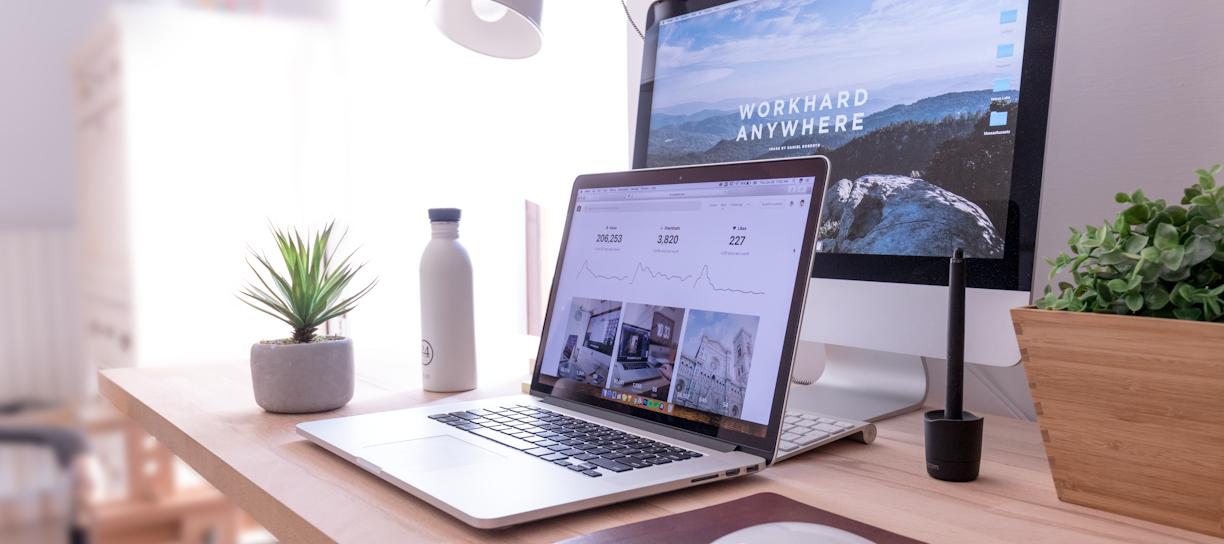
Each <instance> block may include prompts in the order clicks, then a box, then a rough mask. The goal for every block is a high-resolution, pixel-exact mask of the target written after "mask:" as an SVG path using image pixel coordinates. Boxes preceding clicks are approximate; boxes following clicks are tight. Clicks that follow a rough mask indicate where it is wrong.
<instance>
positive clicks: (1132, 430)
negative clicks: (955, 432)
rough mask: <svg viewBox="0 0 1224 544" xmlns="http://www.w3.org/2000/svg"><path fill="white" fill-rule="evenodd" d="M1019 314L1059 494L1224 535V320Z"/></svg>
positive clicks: (1015, 315)
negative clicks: (1215, 321)
mask: <svg viewBox="0 0 1224 544" xmlns="http://www.w3.org/2000/svg"><path fill="white" fill-rule="evenodd" d="M1011 315H1012V322H1013V323H1014V324H1015V326H1016V339H1017V340H1018V341H1019V343H1020V355H1021V361H1023V362H1024V367H1025V371H1026V372H1027V374H1028V380H1029V388H1030V389H1031V390H1032V393H1033V402H1034V404H1035V407H1036V411H1037V421H1038V423H1039V424H1040V427H1041V437H1042V439H1043V440H1044V441H1045V449H1046V455H1047V456H1048V457H1049V459H1050V471H1051V472H1052V473H1053V475H1054V487H1055V490H1056V491H1057V492H1058V498H1059V499H1060V500H1063V501H1066V502H1070V503H1075V504H1082V505H1084V506H1090V507H1092V508H1098V509H1101V510H1107V511H1110V512H1115V513H1118V514H1122V515H1125V516H1131V517H1135V518H1140V519H1145V520H1149V521H1154V522H1156V523H1163V524H1165V525H1172V526H1174V527H1180V528H1183V529H1188V530H1191V531H1196V532H1199V533H1204V534H1208V535H1213V536H1224V324H1220V323H1203V322H1189V321H1180V320H1176V319H1157V318H1148V317H1134V316H1119V315H1102V314H1087V313H1072V312H1054V311H1047V310H1038V309H1036V308H1035V307H1032V306H1029V307H1026V308H1016V309H1013V310H1012V311H1011Z"/></svg>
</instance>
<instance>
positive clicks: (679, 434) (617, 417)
mask: <svg viewBox="0 0 1224 544" xmlns="http://www.w3.org/2000/svg"><path fill="white" fill-rule="evenodd" d="M541 400H543V401H544V402H546V403H548V404H552V405H555V406H560V407H562V408H565V409H567V410H573V411H575V412H581V413H584V414H587V415H590V416H594V417H598V418H601V419H606V420H608V421H615V422H616V423H620V424H621V425H628V426H630V427H634V428H637V429H642V430H643V431H649V432H652V433H655V434H661V435H663V436H667V437H671V438H675V439H676V440H683V441H685V442H690V443H693V444H696V445H698V446H701V447H704V448H710V449H712V450H715V451H721V452H724V453H725V452H730V451H735V449H736V447H737V446H736V445H735V444H732V443H730V442H726V441H724V440H719V439H717V438H712V437H709V436H704V435H700V434H697V433H690V432H688V431H682V430H680V429H674V428H672V427H668V426H666V425H660V424H658V423H655V422H653V421H646V420H643V419H639V418H636V417H633V416H627V415H625V414H618V413H616V412H612V411H609V410H604V409H602V408H596V407H594V406H588V405H586V404H582V403H579V402H574V401H572V400H566V399H561V398H557V397H553V396H545V397H544V398H543V399H541Z"/></svg>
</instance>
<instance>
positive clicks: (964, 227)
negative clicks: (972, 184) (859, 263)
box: [819, 175, 1003, 258]
mask: <svg viewBox="0 0 1224 544" xmlns="http://www.w3.org/2000/svg"><path fill="white" fill-rule="evenodd" d="M957 247H960V248H964V250H965V256H966V257H974V258H999V257H1002V256H1003V239H1002V238H1001V237H1000V236H999V233H998V231H997V230H996V229H995V226H994V225H993V224H992V223H991V222H990V219H989V218H988V217H986V214H985V213H984V212H982V209H981V208H980V207H978V205H977V204H974V203H973V202H970V201H969V200H966V199H965V198H962V197H961V196H959V195H957V194H955V193H951V192H948V191H945V190H943V189H941V188H939V187H936V186H934V185H931V184H930V183H927V182H926V181H923V180H921V179H915V178H910V177H905V176H880V175H867V176H863V177H861V178H858V179H856V180H854V181H850V180H848V179H843V180H841V181H839V182H837V183H835V184H833V185H832V186H830V187H829V190H828V191H827V192H826V193H825V201H824V211H823V213H822V216H821V225H820V245H819V248H820V251H823V252H826V253H865V254H875V255H914V256H934V257H949V256H951V255H952V250H953V249H955V248H957Z"/></svg>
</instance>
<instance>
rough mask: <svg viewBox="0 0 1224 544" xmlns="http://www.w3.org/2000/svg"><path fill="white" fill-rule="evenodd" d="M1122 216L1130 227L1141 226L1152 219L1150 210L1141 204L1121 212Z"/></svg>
mask: <svg viewBox="0 0 1224 544" xmlns="http://www.w3.org/2000/svg"><path fill="white" fill-rule="evenodd" d="M1119 194H1121V193H1119ZM1122 216H1123V217H1125V218H1126V222H1127V223H1129V224H1131V225H1142V224H1144V223H1147V222H1148V219H1151V218H1152V210H1151V208H1148V207H1147V206H1145V205H1143V204H1135V205H1134V206H1131V207H1129V208H1127V209H1126V211H1124V212H1122Z"/></svg>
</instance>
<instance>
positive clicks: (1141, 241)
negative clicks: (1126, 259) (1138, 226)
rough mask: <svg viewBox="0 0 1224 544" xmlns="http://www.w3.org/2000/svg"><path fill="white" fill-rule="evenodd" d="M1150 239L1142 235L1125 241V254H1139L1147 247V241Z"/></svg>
mask: <svg viewBox="0 0 1224 544" xmlns="http://www.w3.org/2000/svg"><path fill="white" fill-rule="evenodd" d="M1150 239H1151V238H1149V237H1147V236H1144V235H1142V234H1136V235H1134V236H1131V237H1130V238H1128V239H1127V240H1126V252H1127V253H1139V252H1140V251H1142V250H1143V248H1144V247H1147V243H1148V240H1150Z"/></svg>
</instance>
